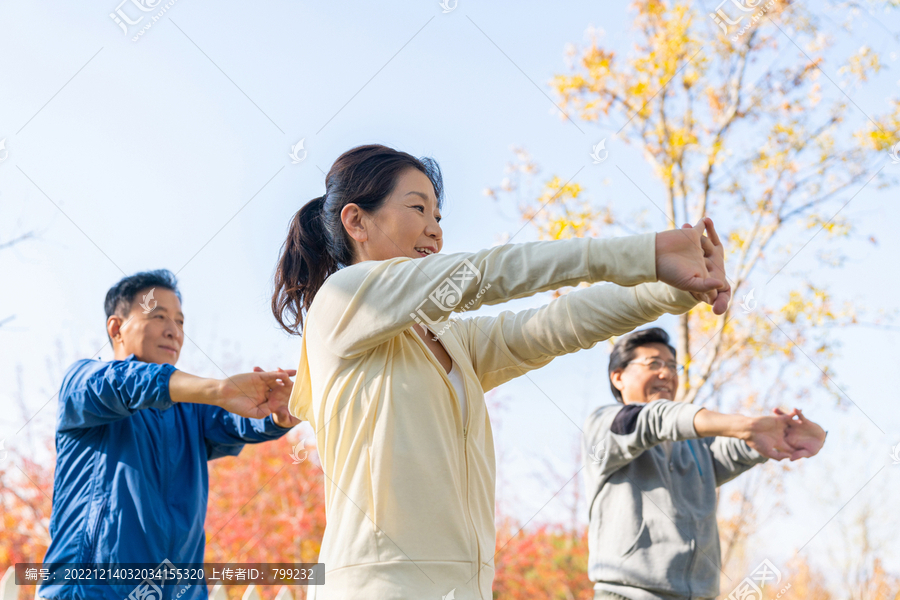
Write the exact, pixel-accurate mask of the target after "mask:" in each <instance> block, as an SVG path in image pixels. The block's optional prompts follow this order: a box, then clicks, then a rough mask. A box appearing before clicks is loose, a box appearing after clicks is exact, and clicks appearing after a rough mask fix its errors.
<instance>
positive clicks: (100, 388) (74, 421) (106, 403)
mask: <svg viewBox="0 0 900 600" xmlns="http://www.w3.org/2000/svg"><path fill="white" fill-rule="evenodd" d="M173 372H175V367H173V366H172V365H169V364H156V363H145V362H141V361H137V360H114V361H111V362H108V363H102V362H99V361H94V360H82V361H78V363H76V364H75V365H73V367H72V368H71V369H70V371H69V372H68V373H67V375H66V377H65V379H64V380H63V384H62V387H61V389H60V392H59V394H60V400H59V401H60V407H59V413H58V420H57V430H58V431H66V430H69V429H78V428H82V427H96V426H98V425H104V424H106V423H110V422H112V421H117V420H119V419H124V418H126V417H129V416H131V415H132V414H134V413H135V411H138V410H141V409H143V408H158V409H161V410H163V409H167V408H169V407H170V406H172V399H171V398H170V397H169V377H171V375H172V373H173Z"/></svg>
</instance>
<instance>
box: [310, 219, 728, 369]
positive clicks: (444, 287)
mask: <svg viewBox="0 0 900 600" xmlns="http://www.w3.org/2000/svg"><path fill="white" fill-rule="evenodd" d="M703 231H704V228H703V227H702V226H698V227H697V228H688V229H682V230H671V231H665V232H662V233H658V234H656V233H648V234H641V235H635V236H628V237H620V238H611V239H594V238H577V239H570V240H556V241H547V242H529V243H523V244H507V245H503V246H498V247H494V248H489V249H486V250H480V251H478V252H473V253H456V254H448V255H433V256H429V257H427V258H422V259H409V258H395V259H390V260H385V261H367V262H362V263H358V264H356V265H353V266H351V267H347V268H345V269H342V270H341V271H338V272H337V273H335V274H334V275H332V276H331V277H329V278H328V280H327V281H326V282H325V285H323V286H322V288H321V290H320V291H319V293H318V295H317V296H316V300H315V302H313V305H312V307H311V308H310V313H309V315H308V321H309V326H311V327H316V328H317V330H318V331H317V334H316V335H317V337H319V338H320V339H322V340H323V342H325V344H326V345H327V346H328V347H329V349H330V350H331V351H332V352H334V353H335V354H337V355H338V356H343V357H350V356H354V355H356V354H358V353H361V352H365V351H366V350H368V349H370V348H373V347H375V346H377V345H378V344H381V343H383V342H385V341H387V340H389V339H391V338H392V337H394V336H396V335H397V334H399V333H400V332H401V331H403V330H405V329H408V328H409V327H410V326H412V325H413V324H414V323H416V322H420V323H426V324H428V325H430V326H432V327H438V328H440V326H441V324H440V322H441V321H443V320H445V319H446V318H447V317H449V315H450V313H452V312H454V311H463V310H474V309H476V308H478V307H479V306H481V305H491V304H498V303H501V302H506V301H507V300H511V299H514V298H521V297H525V296H530V295H533V294H536V293H539V292H543V291H547V290H553V289H557V288H560V287H564V286H571V285H577V284H579V283H582V282H591V283H593V282H598V281H609V282H612V283H616V284H619V285H622V286H634V285H637V284H640V283H643V282H654V281H657V278H659V279H660V280H662V281H669V282H670V283H673V284H674V285H679V286H680V287H683V288H684V289H689V290H691V291H692V292H695V293H701V294H702V293H706V292H712V295H713V296H714V295H715V290H716V288H718V287H721V286H722V285H723V282H722V281H721V280H719V279H713V278H710V277H709V271H710V269H709V267H710V265H709V261H708V258H707V256H706V255H707V254H708V253H709V250H708V248H705V247H704V244H706V245H707V246H709V238H705V237H704V236H703ZM704 240H705V241H704Z"/></svg>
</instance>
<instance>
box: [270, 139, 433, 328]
mask: <svg viewBox="0 0 900 600" xmlns="http://www.w3.org/2000/svg"><path fill="white" fill-rule="evenodd" d="M409 168H414V169H418V170H419V171H421V172H422V173H424V174H425V175H427V176H428V179H430V180H431V184H432V185H433V186H434V195H435V198H436V199H437V203H438V208H440V207H441V205H442V204H443V200H444V191H443V180H442V177H441V170H440V167H439V166H438V164H437V162H435V161H434V160H433V159H431V158H427V157H424V158H416V157H414V156H411V155H409V154H407V153H406V152H400V151H398V150H394V149H393V148H388V147H387V146H381V145H379V144H369V145H365V146H357V147H356V148H352V149H350V150H348V151H346V152H344V153H343V154H341V155H340V156H339V157H338V159H337V160H336V161H334V164H333V165H331V169H330V170H329V171H328V175H327V176H326V177H325V195H323V196H319V197H318V198H313V199H312V200H310V201H309V202H307V203H306V204H304V205H303V207H302V208H300V210H298V211H297V213H296V214H295V215H294V217H293V219H291V224H290V226H289V228H288V235H287V239H286V240H285V242H284V245H282V247H281V255H280V256H279V258H278V266H277V267H276V268H275V292H274V294H273V295H272V314H274V315H275V320H277V321H278V324H279V325H281V327H282V328H284V329H285V330H286V331H287V332H288V333H293V334H298V335H299V334H300V333H301V331H302V329H303V318H304V314H305V313H306V311H308V310H309V307H310V305H311V304H312V301H313V299H314V298H315V297H316V293H317V292H318V291H319V288H321V287H322V284H323V283H325V280H326V279H327V278H328V276H329V275H331V274H332V273H334V272H336V271H337V270H339V269H341V268H343V267H345V266H348V265H350V264H353V260H354V256H353V246H352V244H351V243H350V236H349V235H348V234H347V231H346V230H345V229H344V224H343V223H342V222H341V211H342V210H343V209H344V207H345V206H347V205H348V204H351V203H352V204H356V205H357V206H359V207H360V208H361V209H363V210H364V211H366V212H368V213H374V212H376V211H377V210H378V209H379V208H381V206H382V205H383V204H384V201H385V200H386V199H387V197H388V196H390V194H391V192H393V190H394V187H395V186H396V184H397V179H398V177H399V176H400V174H401V173H402V172H403V171H404V170H406V169H409Z"/></svg>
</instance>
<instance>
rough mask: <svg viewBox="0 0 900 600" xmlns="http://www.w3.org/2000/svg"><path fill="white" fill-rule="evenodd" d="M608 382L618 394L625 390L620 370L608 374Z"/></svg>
mask: <svg viewBox="0 0 900 600" xmlns="http://www.w3.org/2000/svg"><path fill="white" fill-rule="evenodd" d="M609 380H610V381H611V382H612V384H613V387H614V388H616V389H617V390H619V391H620V392H621V391H622V390H624V389H625V382H624V381H622V369H616V370H615V371H613V372H612V373H610V374H609Z"/></svg>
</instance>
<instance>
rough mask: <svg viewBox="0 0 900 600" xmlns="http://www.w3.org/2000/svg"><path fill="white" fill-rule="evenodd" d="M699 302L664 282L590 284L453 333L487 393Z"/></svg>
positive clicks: (473, 321)
mask: <svg viewBox="0 0 900 600" xmlns="http://www.w3.org/2000/svg"><path fill="white" fill-rule="evenodd" d="M697 302H698V301H697V299H696V298H694V296H693V295H692V294H690V293H688V292H684V291H681V290H678V289H676V288H674V287H672V286H670V285H668V284H665V283H663V282H655V283H645V284H642V285H638V286H635V287H620V286H615V285H594V286H591V287H588V288H584V289H578V290H574V291H571V292H569V293H568V294H566V295H565V296H561V297H560V298H557V299H555V300H553V301H552V302H550V303H549V304H546V305H544V306H541V307H539V308H532V309H528V310H523V311H520V312H512V311H506V312H503V313H501V314H500V315H498V316H496V317H472V318H469V319H460V320H459V321H457V322H455V323H453V325H452V328H454V329H455V328H459V329H457V331H458V337H459V338H460V340H461V341H462V343H463V344H464V346H465V347H466V349H467V350H468V353H469V356H470V357H471V359H472V366H473V367H474V369H475V374H476V375H477V376H478V379H479V380H480V381H481V385H482V388H483V389H484V390H485V391H488V390H490V389H493V388H495V387H497V386H498V385H500V384H501V383H505V382H507V381H509V380H510V379H513V378H515V377H519V376H521V375H524V374H525V373H526V372H527V371H530V370H532V369H538V368H540V367H543V366H544V365H546V364H548V363H549V362H550V361H551V360H553V359H554V358H556V357H557V356H562V355H564V354H570V353H572V352H576V351H578V350H583V349H588V348H593V347H594V346H595V345H596V344H597V342H600V341H603V340H606V339H609V338H610V337H612V336H614V335H622V334H625V333H628V332H629V331H632V330H633V329H635V328H636V327H639V326H641V325H644V324H645V323H651V322H653V321H655V320H656V319H658V318H659V317H661V316H662V315H664V314H666V313H669V314H674V315H678V314H682V313H685V312H687V311H689V310H690V309H691V308H693V307H694V306H695V305H696V304H697Z"/></svg>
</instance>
